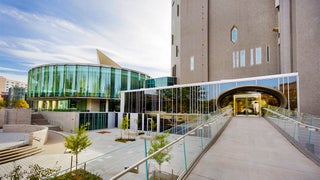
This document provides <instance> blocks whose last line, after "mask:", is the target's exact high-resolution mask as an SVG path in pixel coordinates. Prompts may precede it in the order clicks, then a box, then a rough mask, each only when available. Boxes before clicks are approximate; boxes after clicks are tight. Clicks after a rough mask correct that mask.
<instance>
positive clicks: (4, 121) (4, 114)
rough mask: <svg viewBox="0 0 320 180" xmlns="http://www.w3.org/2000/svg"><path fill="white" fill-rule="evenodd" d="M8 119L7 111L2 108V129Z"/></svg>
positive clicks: (0, 122)
mask: <svg viewBox="0 0 320 180" xmlns="http://www.w3.org/2000/svg"><path fill="white" fill-rule="evenodd" d="M6 119H7V117H6V109H4V108H2V109H0V128H2V127H3V125H4V124H6Z"/></svg>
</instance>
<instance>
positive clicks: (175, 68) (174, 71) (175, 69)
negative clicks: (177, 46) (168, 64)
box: [172, 65, 177, 77]
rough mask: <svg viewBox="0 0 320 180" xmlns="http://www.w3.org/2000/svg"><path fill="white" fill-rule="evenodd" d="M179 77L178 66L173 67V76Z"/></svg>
mask: <svg viewBox="0 0 320 180" xmlns="http://www.w3.org/2000/svg"><path fill="white" fill-rule="evenodd" d="M176 75H177V65H174V66H173V67H172V76H173V77H175V76H176Z"/></svg>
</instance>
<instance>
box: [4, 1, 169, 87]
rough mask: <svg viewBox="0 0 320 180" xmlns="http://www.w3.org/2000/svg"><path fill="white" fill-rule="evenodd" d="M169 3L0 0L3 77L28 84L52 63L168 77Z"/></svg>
mask: <svg viewBox="0 0 320 180" xmlns="http://www.w3.org/2000/svg"><path fill="white" fill-rule="evenodd" d="M170 8H171V0H1V1H0V76H5V77H6V78H8V79H11V80H20V81H24V82H27V74H28V70H30V69H31V68H32V67H34V66H37V65H41V64H50V63H97V55H96V49H99V50H101V51H102V52H103V53H105V54H106V55H107V56H109V57H110V58H111V59H113V60H114V61H116V62H117V63H118V64H120V65H121V66H122V67H124V68H129V69H134V70H137V71H141V72H145V73H147V74H149V75H151V76H152V77H160V76H169V75H170V57H171V55H170V51H171V49H170V35H171V9H170Z"/></svg>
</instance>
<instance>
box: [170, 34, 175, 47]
mask: <svg viewBox="0 0 320 180" xmlns="http://www.w3.org/2000/svg"><path fill="white" fill-rule="evenodd" d="M173 43H174V35H173V34H171V45H173Z"/></svg>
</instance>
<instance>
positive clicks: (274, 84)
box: [257, 78, 278, 89]
mask: <svg viewBox="0 0 320 180" xmlns="http://www.w3.org/2000/svg"><path fill="white" fill-rule="evenodd" d="M257 85H261V86H267V87H270V88H273V89H278V78H272V79H261V80H258V81H257Z"/></svg>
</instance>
